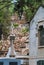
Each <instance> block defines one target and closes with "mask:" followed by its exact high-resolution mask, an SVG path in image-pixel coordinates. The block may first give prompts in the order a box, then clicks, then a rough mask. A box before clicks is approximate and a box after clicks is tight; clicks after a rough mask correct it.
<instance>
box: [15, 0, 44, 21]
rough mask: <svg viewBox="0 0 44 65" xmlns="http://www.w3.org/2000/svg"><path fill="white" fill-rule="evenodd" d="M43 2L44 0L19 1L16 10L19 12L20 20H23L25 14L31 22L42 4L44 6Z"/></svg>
mask: <svg viewBox="0 0 44 65" xmlns="http://www.w3.org/2000/svg"><path fill="white" fill-rule="evenodd" d="M43 2H44V0H17V3H16V5H15V9H16V11H18V14H19V17H20V19H21V16H22V14H23V12H25V17H26V20H27V21H30V19H31V18H32V16H33V15H34V14H35V12H36V11H37V8H38V7H39V6H40V5H41V4H43Z"/></svg>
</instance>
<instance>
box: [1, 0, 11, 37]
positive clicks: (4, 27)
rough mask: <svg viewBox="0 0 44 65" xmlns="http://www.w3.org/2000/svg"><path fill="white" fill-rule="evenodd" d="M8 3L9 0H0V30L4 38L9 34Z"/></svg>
mask: <svg viewBox="0 0 44 65" xmlns="http://www.w3.org/2000/svg"><path fill="white" fill-rule="evenodd" d="M10 4H11V1H10V0H0V32H1V34H3V35H4V37H5V38H7V36H8V35H9V26H10V16H11V15H10V11H9V7H10V6H9V5H10ZM1 34H0V36H1Z"/></svg>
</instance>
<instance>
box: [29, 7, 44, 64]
mask: <svg viewBox="0 0 44 65" xmlns="http://www.w3.org/2000/svg"><path fill="white" fill-rule="evenodd" d="M43 20H44V8H43V7H40V8H39V9H38V11H37V13H36V15H35V16H34V18H33V19H32V21H31V23H30V36H29V37H30V38H29V65H37V59H36V58H37V56H38V37H37V36H36V34H37V33H38V30H37V25H38V22H39V21H43Z"/></svg>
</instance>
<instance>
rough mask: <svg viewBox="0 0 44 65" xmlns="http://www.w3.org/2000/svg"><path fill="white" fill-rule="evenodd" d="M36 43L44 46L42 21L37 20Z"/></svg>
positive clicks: (43, 23) (43, 25)
mask: <svg viewBox="0 0 44 65" xmlns="http://www.w3.org/2000/svg"><path fill="white" fill-rule="evenodd" d="M38 45H39V46H40V47H44V21H39V22H38Z"/></svg>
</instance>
